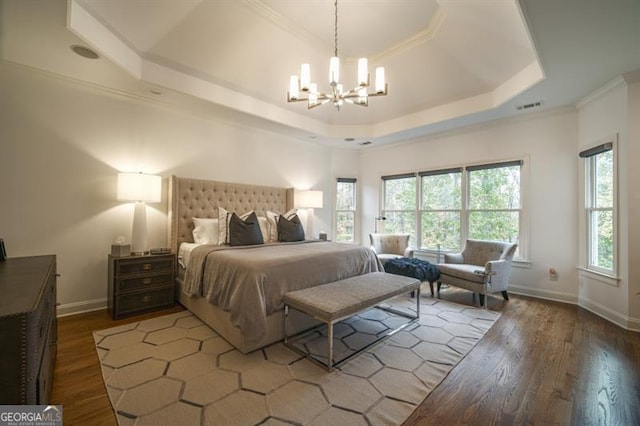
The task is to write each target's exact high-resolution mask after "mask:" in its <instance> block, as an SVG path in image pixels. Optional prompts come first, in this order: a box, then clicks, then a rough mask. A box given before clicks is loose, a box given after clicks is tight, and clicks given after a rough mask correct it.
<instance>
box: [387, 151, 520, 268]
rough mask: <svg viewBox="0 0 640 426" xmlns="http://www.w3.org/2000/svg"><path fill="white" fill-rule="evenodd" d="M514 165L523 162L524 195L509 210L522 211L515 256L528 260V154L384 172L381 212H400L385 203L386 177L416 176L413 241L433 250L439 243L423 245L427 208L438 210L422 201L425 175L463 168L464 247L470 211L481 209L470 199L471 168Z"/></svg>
mask: <svg viewBox="0 0 640 426" xmlns="http://www.w3.org/2000/svg"><path fill="white" fill-rule="evenodd" d="M514 165H519V166H520V188H519V190H520V196H519V201H520V207H519V209H507V210H508V211H518V212H519V217H518V237H517V244H518V251H517V253H516V256H515V257H514V260H516V261H519V262H527V260H526V259H527V256H528V235H529V230H528V228H527V227H528V219H527V218H528V212H527V207H526V206H527V201H526V200H527V197H528V192H527V189H528V186H527V173H528V171H527V170H528V158H526V157H521V158H516V159H511V160H501V161H494V162H484V163H474V164H464V165H460V166H456V167H449V168H446V169H444V168H440V169H437V168H434V169H432V170H426V171H421V172H416V173H405V174H399V175H389V176H382V177H381V180H382V182H381V186H382V188H381V203H380V204H381V209H380V211H381V214H382V215H386V214H387V213H393V212H396V211H395V210H394V211H391V210H385V206H386V203H387V200H386V195H387V194H386V185H385V180H389V179H394V178H396V179H397V178H403V177H413V176H415V177H416V209H415V214H416V223H415V227H414V231H413V235H415V238H412V241H411V244H412V245H414V246H415V247H418V248H417V250H424V251H432V250H437V247H423V243H422V215H423V213H424V212H430V211H438V210H437V209H436V210H430V209H423V208H422V207H423V205H422V202H423V200H422V197H423V188H422V184H423V180H422V177H423V176H426V175H430V174H441V173H448V172H452V171H455V170H457V169H460V170H461V179H460V185H461V190H460V194H461V198H462V199H461V210H460V222H461V223H460V250H461V249H462V247H463V245H464V242H465V241H466V240H467V239H468V238H469V214H470V212H471V211H481V210H478V209H470V208H469V207H470V199H469V191H470V188H469V171H470V170H479V169H484V168H497V167H508V166H514ZM502 210H504V209H498V210H489V211H492V212H493V211H502ZM398 211H400V212H406V211H409V210H398ZM442 211H458V210H455V209H454V210H449V209H445V210H442ZM460 250H446V249H442V252H444V253H446V252H454V251H460Z"/></svg>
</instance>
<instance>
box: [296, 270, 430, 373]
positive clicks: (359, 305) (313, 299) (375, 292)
mask: <svg viewBox="0 0 640 426" xmlns="http://www.w3.org/2000/svg"><path fill="white" fill-rule="evenodd" d="M410 291H417V292H418V298H417V299H416V314H415V315H410V314H409V313H407V312H403V311H399V310H394V309H390V308H385V310H388V311H391V312H393V313H395V314H399V315H403V316H405V317H408V318H411V319H417V318H418V317H419V316H420V281H419V280H417V279H415V278H410V277H403V276H399V275H392V274H387V273H384V272H373V273H370V274H365V275H358V276H355V277H351V278H346V279H344V280H339V281H334V282H332V283H328V284H322V285H319V286H315V287H309V288H305V289H302V290H296V291H291V292H288V293H287V294H285V295H284V309H285V311H284V344H285V345H286V346H287V347H289V348H292V349H294V350H295V351H297V352H301V351H300V350H299V349H298V348H296V347H295V346H293V345H290V344H289V337H292V336H288V333H287V317H288V314H289V308H294V309H296V310H298V311H300V312H304V313H305V314H307V315H311V316H313V317H314V318H316V319H318V320H320V321H322V322H324V323H325V324H327V345H328V352H327V353H328V361H327V363H326V364H324V365H325V366H326V367H327V369H328V370H329V371H332V370H333V367H334V366H335V365H337V364H339V363H340V362H343V361H345V360H340V361H339V362H338V363H336V364H334V362H333V325H334V324H335V323H337V322H339V321H341V320H343V319H346V318H348V317H350V316H352V315H355V314H357V313H359V312H362V311H365V310H367V309H370V308H373V307H374V306H376V305H378V304H379V303H381V302H384V301H385V300H387V299H390V298H392V297H394V296H398V295H400V294H404V293H408V292H410ZM368 346H370V345H368ZM361 350H362V349H361ZM358 352H359V351H358ZM356 353H357V352H356ZM303 355H309V354H306V353H303ZM354 355H355V354H354ZM312 359H314V358H312ZM314 360H315V361H318V360H317V359H314ZM318 362H320V361H318Z"/></svg>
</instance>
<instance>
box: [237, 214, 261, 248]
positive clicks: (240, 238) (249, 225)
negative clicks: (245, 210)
mask: <svg viewBox="0 0 640 426" xmlns="http://www.w3.org/2000/svg"><path fill="white" fill-rule="evenodd" d="M229 244H230V245H232V246H253V245H256V244H264V240H263V239H262V232H261V231H260V224H259V223H258V217H257V216H256V213H255V212H253V213H251V214H250V215H249V216H248V217H247V218H246V219H245V220H242V219H240V218H239V217H238V215H237V214H235V213H233V214H232V215H231V219H230V220H229Z"/></svg>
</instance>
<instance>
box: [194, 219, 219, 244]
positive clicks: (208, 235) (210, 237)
mask: <svg viewBox="0 0 640 426" xmlns="http://www.w3.org/2000/svg"><path fill="white" fill-rule="evenodd" d="M193 225H194V228H193V242H194V243H196V244H215V245H217V244H218V235H219V233H220V230H219V226H218V219H203V218H198V217H194V218H193Z"/></svg>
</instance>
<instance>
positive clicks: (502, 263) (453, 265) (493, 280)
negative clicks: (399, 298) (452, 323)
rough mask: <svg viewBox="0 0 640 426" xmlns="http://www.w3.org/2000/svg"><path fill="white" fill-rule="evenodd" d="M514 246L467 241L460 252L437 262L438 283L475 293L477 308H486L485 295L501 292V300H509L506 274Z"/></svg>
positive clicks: (507, 274) (493, 242) (508, 270)
mask: <svg viewBox="0 0 640 426" xmlns="http://www.w3.org/2000/svg"><path fill="white" fill-rule="evenodd" d="M517 247H518V245H517V244H513V243H502V242H497V241H480V240H467V241H466V244H465V247H464V250H463V251H462V253H455V254H445V255H444V263H439V264H438V268H439V269H440V279H439V280H438V293H440V286H441V285H442V283H445V284H449V285H453V286H456V287H461V288H464V289H467V290H471V291H472V292H473V293H474V298H475V293H478V295H479V298H480V306H484V307H485V308H486V307H487V305H486V302H485V296H486V295H487V294H489V293H496V292H498V291H499V292H501V293H502V297H503V298H504V300H509V294H508V293H507V287H508V286H509V272H510V270H511V260H512V259H513V254H514V253H515V251H516V248H517Z"/></svg>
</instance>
